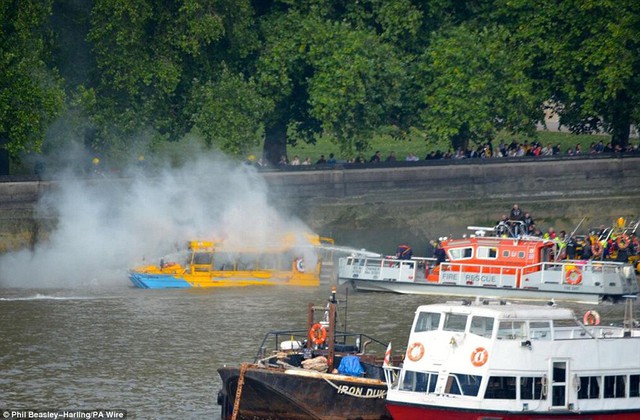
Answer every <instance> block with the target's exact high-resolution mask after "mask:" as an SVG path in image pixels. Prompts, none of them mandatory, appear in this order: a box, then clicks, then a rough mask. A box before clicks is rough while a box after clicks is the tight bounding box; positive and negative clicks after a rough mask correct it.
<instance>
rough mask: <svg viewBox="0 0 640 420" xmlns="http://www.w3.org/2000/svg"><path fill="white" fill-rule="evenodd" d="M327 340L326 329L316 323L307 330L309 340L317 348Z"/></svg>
mask: <svg viewBox="0 0 640 420" xmlns="http://www.w3.org/2000/svg"><path fill="white" fill-rule="evenodd" d="M326 339H327V329H326V328H325V327H324V325H322V324H320V323H319V322H318V323H315V324H313V326H312V327H311V329H310V330H309V340H311V342H312V343H314V344H317V345H318V346H319V345H320V344H322V343H324V341H325V340H326Z"/></svg>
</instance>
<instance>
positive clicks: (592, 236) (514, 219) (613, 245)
mask: <svg viewBox="0 0 640 420" xmlns="http://www.w3.org/2000/svg"><path fill="white" fill-rule="evenodd" d="M638 225H639V223H637V222H636V223H632V224H631V225H630V226H625V220H624V219H623V218H621V219H619V220H618V224H617V226H615V227H613V228H606V227H604V226H601V227H600V228H598V229H591V230H590V231H589V233H588V234H587V235H576V234H575V233H570V234H568V235H567V232H566V231H564V230H561V231H560V232H556V231H555V229H554V228H552V227H549V228H548V229H547V230H546V231H545V232H543V230H542V229H541V228H540V227H538V226H536V223H535V221H534V220H533V217H532V216H531V214H530V213H529V212H526V211H522V209H520V207H519V206H518V204H514V205H513V207H512V208H511V211H510V212H509V214H508V215H507V214H503V215H502V218H501V219H500V220H498V222H497V223H496V227H495V234H496V235H497V236H505V237H517V236H525V235H526V236H536V237H540V238H543V239H547V240H552V241H554V242H555V243H556V252H557V253H558V258H557V259H558V260H561V259H569V260H576V259H578V260H579V259H583V260H589V259H602V260H613V261H618V262H628V261H631V260H633V261H636V260H637V259H638V257H640V240H639V239H638V237H637V235H636V229H637V228H638Z"/></svg>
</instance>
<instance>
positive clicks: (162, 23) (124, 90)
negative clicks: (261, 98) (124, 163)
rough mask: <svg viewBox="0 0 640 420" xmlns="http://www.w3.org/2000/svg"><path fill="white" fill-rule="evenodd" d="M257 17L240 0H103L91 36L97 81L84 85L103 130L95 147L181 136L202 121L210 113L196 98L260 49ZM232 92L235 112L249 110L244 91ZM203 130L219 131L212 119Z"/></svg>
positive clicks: (99, 0) (91, 111)
mask: <svg viewBox="0 0 640 420" xmlns="http://www.w3.org/2000/svg"><path fill="white" fill-rule="evenodd" d="M251 14H252V11H251V9H250V7H249V5H248V3H247V2H244V1H234V0H218V1H214V2H210V1H205V0H182V1H179V2H164V1H161V0H142V1H136V2H122V1H118V0H96V2H95V5H94V8H93V11H92V26H91V30H90V33H89V40H90V42H91V43H92V45H93V53H94V55H95V58H96V65H97V68H96V72H95V74H96V78H95V79H94V80H92V81H90V83H88V84H87V85H86V87H85V89H82V90H81V93H82V95H81V97H82V104H83V106H84V108H85V109H86V110H87V112H88V114H89V115H90V116H91V119H92V121H93V123H94V125H95V127H96V129H97V134H96V136H95V139H94V140H93V142H94V144H93V146H94V147H96V146H97V147H100V148H108V147H113V146H114V145H117V144H118V142H119V141H121V140H120V139H122V138H127V137H132V136H136V135H138V134H139V133H140V132H143V131H151V132H152V133H153V136H155V137H158V138H161V139H163V140H166V141H175V140H178V139H180V138H181V137H182V136H184V135H185V134H187V133H189V132H190V131H191V130H192V129H193V124H194V123H196V122H200V123H202V116H203V115H204V114H205V113H206V111H205V110H203V111H202V112H200V113H199V114H198V113H194V109H196V108H197V107H198V104H197V103H194V101H198V100H201V99H203V95H204V97H206V95H207V93H206V92H205V91H206V90H211V88H212V87H213V86H215V83H216V81H220V80H223V81H224V80H225V77H226V76H224V75H223V71H224V69H227V68H229V67H233V66H234V65H235V64H236V63H240V62H242V60H246V59H247V57H248V56H249V55H250V54H251V53H252V51H253V50H255V49H256V48H257V44H256V39H257V38H256V37H255V35H252V34H251V24H250V23H249V22H250V19H251ZM239 67H242V65H239ZM226 80H228V78H227V79H226ZM231 86H233V84H227V85H226V86H225V87H224V89H228V88H229V87H231ZM235 86H238V87H239V88H241V89H244V86H243V85H242V84H236V85H235ZM244 92H248V91H247V90H246V89H244ZM225 94H227V95H229V96H228V97H227V98H225V100H227V103H228V101H229V100H232V99H235V101H236V103H235V107H236V108H235V109H236V110H238V109H239V110H242V109H244V108H243V107H242V102H243V101H245V98H243V97H242V96H241V95H239V94H238V92H236V93H232V92H229V91H225ZM250 101H253V98H250ZM210 109H211V108H210ZM198 115H199V116H198ZM229 115H230V114H227V116H229ZM244 117H245V116H243V117H242V118H244ZM219 121H220V120H219ZM235 126H236V127H237V126H238V124H235ZM200 128H203V129H204V130H203V131H201V132H202V133H205V134H206V133H209V134H211V135H212V133H214V132H215V131H217V132H219V131H220V130H219V129H218V130H215V129H213V128H212V126H211V123H209V124H207V125H202V124H201V127H200ZM206 140H207V141H208V142H209V143H212V141H213V139H212V138H208V139H206ZM122 147H127V145H126V144H123V145H122ZM225 147H226V146H225ZM231 149H233V150H237V149H238V148H231Z"/></svg>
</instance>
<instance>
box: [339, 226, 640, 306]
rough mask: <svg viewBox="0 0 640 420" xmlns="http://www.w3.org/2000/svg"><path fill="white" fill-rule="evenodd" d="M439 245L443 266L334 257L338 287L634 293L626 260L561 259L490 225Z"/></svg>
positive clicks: (536, 240) (555, 294) (550, 294)
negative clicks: (347, 284) (337, 265)
mask: <svg viewBox="0 0 640 420" xmlns="http://www.w3.org/2000/svg"><path fill="white" fill-rule="evenodd" d="M470 229H471V230H472V231H473V232H474V234H471V235H470V236H468V237H463V238H455V239H453V238H444V239H443V240H442V241H441V242H440V246H441V247H442V248H443V251H444V255H445V256H446V258H445V260H444V261H442V262H439V261H436V259H434V258H420V257H412V258H411V259H407V260H403V259H398V258H396V257H393V256H383V255H377V256H371V253H368V254H364V253H363V254H362V255H360V254H353V255H351V256H348V257H344V258H340V259H339V267H338V281H339V283H340V284H345V283H350V284H351V285H352V286H353V287H354V288H355V289H356V290H360V291H381V292H395V293H412V294H433V295H442V296H461V297H474V296H481V297H489V298H511V299H531V300H549V299H559V300H571V301H578V302H590V303H593V302H601V301H603V300H611V301H616V300H619V299H620V298H621V297H622V296H624V295H629V294H637V293H638V289H639V287H638V279H637V276H636V273H635V269H634V267H633V265H632V264H629V263H628V262H617V261H610V260H603V259H589V260H567V259H561V255H560V253H561V249H559V248H558V245H557V242H556V241H554V240H550V239H543V238H540V237H536V236H527V235H523V234H520V233H518V231H517V230H514V231H510V232H508V234H505V235H496V234H495V232H497V231H500V230H499V229H497V227H494V228H484V227H470Z"/></svg>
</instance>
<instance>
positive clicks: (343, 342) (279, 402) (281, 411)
mask: <svg viewBox="0 0 640 420" xmlns="http://www.w3.org/2000/svg"><path fill="white" fill-rule="evenodd" d="M338 306H339V303H338V301H337V299H336V291H335V288H333V290H332V293H331V296H330V298H329V302H328V303H327V304H326V305H313V304H309V307H308V315H307V326H306V328H302V329H298V330H275V331H270V332H268V333H267V334H266V335H265V337H264V339H263V341H262V343H261V344H260V346H259V350H258V352H257V355H256V357H255V359H254V360H253V362H251V363H242V364H240V365H234V366H223V367H221V368H219V369H218V373H219V375H220V378H221V380H222V388H221V390H220V391H219V393H218V404H219V405H220V406H221V414H222V416H221V417H222V419H225V420H229V419H236V418H239V419H240V418H244V419H249V418H250V419H265V420H266V419H332V420H341V419H343V420H347V419H362V420H384V419H387V420H388V419H390V418H391V417H390V416H389V413H388V412H387V409H386V400H385V397H386V393H387V385H386V382H385V379H384V370H383V367H382V366H383V364H384V362H385V360H386V361H387V362H389V363H393V360H392V359H393V358H392V356H391V350H390V347H389V346H387V344H385V343H383V342H382V341H380V340H378V339H375V338H373V337H370V336H368V335H366V334H362V333H355V332H347V331H345V330H343V329H342V330H340V329H339V328H338V327H337V326H338V324H339V323H338V322H337V321H336V319H337V315H336V314H337V312H338ZM344 307H345V309H346V302H345V303H344ZM344 313H345V314H346V311H344ZM345 316H346V315H345ZM342 322H344V325H346V319H344V320H343V321H342ZM385 347H386V351H385ZM399 361H400V359H399V358H396V360H395V362H396V363H399Z"/></svg>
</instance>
